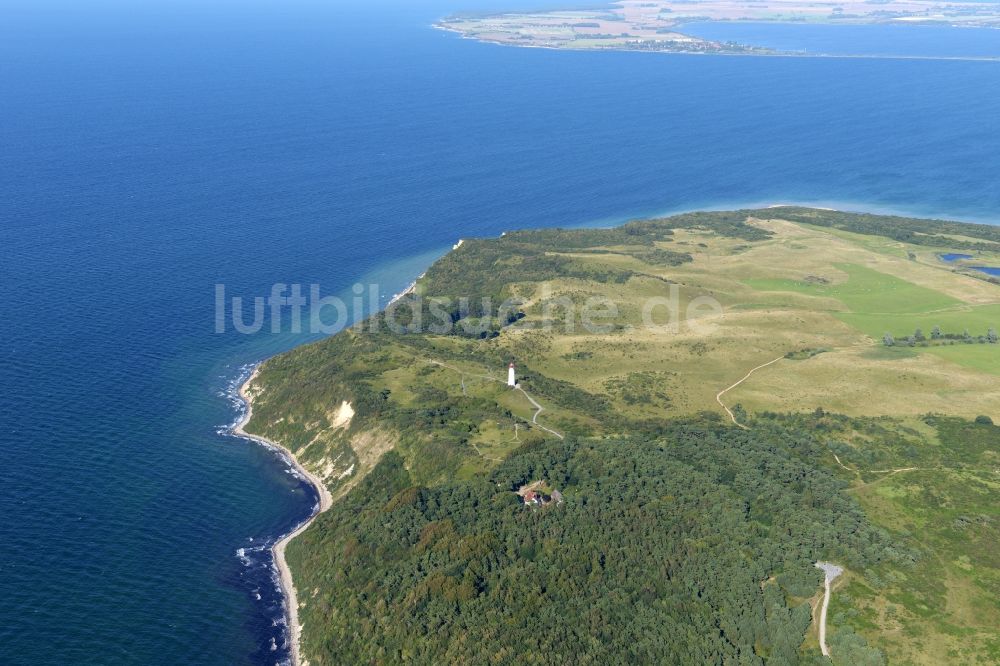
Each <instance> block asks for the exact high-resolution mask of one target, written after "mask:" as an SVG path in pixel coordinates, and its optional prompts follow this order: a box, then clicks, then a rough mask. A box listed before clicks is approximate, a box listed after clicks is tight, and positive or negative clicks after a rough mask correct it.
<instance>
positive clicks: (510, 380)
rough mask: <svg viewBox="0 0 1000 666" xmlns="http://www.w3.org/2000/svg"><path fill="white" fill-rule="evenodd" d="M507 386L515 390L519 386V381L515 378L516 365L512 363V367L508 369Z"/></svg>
mask: <svg viewBox="0 0 1000 666" xmlns="http://www.w3.org/2000/svg"><path fill="white" fill-rule="evenodd" d="M507 386H509V387H511V388H514V387H516V386H517V379H515V377H514V364H513V363H511V364H510V367H509V368H507Z"/></svg>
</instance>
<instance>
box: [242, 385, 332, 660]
mask: <svg viewBox="0 0 1000 666" xmlns="http://www.w3.org/2000/svg"><path fill="white" fill-rule="evenodd" d="M258 372H259V366H258V368H255V369H254V371H253V374H251V375H250V378H249V379H247V380H246V381H245V382H244V383H243V386H241V387H240V397H241V398H243V401H244V402H245V403H246V413H245V414H244V415H243V418H242V419H241V420H240V422H239V424H237V425H236V426H235V427H234V428H233V432H232V434H233V435H235V436H237V437H242V438H243V439H249V440H251V441H254V442H257V443H259V444H262V445H264V446H266V447H268V448H271V449H274V450H276V451H278V452H279V453H280V454H281V456H282V457H283V458H285V460H287V461H288V462H289V464H291V466H292V467H293V468H294V469H295V471H296V472H297V473H299V474H300V475H302V477H303V478H305V479H306V480H308V481H309V483H310V484H312V485H313V487H314V488H315V489H316V493H317V494H318V495H319V505H318V506H317V507H315V509H314V511H313V513H312V515H311V516H309V518H307V519H306V520H305V521H304V522H303V523H302V524H301V525H299V526H298V527H296V528H295V529H294V530H292V531H291V532H290V533H288V534H286V535H285V536H283V537H281V538H280V539H278V540H277V541H276V542H275V544H274V546H272V547H271V553H272V554H273V556H274V566H275V567H277V569H278V579H279V581H280V583H281V590H282V592H283V593H284V595H285V619H286V621H287V623H288V641H289V654H290V657H291V663H292V666H298V665H299V664H300V663H301V655H300V646H299V641H300V639H301V633H302V627H301V626H300V625H299V603H298V595H297V593H296V590H295V584H294V582H293V581H292V571H291V569H289V568H288V562H286V561H285V548H287V547H288V544H289V542H291V540H292V539H294V538H295V537H297V536H298V535H300V534H302V532H304V531H305V530H306V528H307V527H309V526H310V525H311V524H312V522H313V521H314V520H315V519H316V516H318V515H319V514H321V513H323V512H324V511H326V510H327V509H329V508H330V506H331V505H332V504H333V497H332V496H331V495H330V491H329V489H327V487H326V484H325V483H323V481H322V480H321V479H320V478H319V477H318V476H316V475H315V474H313V473H312V472H310V471H309V470H307V469H306V468H305V467H303V466H302V464H301V463H299V461H298V459H297V458H296V457H295V454H293V453H292V452H291V451H290V450H289V449H287V448H285V447H284V446H282V445H281V444H279V443H278V442H274V441H272V440H269V439H267V438H265V437H260V436H258V435H252V434H250V433H248V432H247V431H246V430H245V429H244V427H245V426H246V424H247V423H249V422H250V418H251V417H252V416H253V400H252V398H251V397H250V394H249V393H248V391H247V389H248V387H249V386H250V384H252V383H253V381H254V380H255V379H256V378H257V374H258Z"/></svg>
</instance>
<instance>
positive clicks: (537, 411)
mask: <svg viewBox="0 0 1000 666" xmlns="http://www.w3.org/2000/svg"><path fill="white" fill-rule="evenodd" d="M517 390H518V391H520V392H521V393H523V394H524V397H525V398H527V399H528V402H530V403H531V404H532V405H534V407H535V415H534V416H532V417H531V422H532V423H534V424H535V425H536V426H538V427H539V428H541V429H542V430H544V431H545V432H547V433H551V434H553V435H555V436H556V437H558V438H559V439H563V436H562V435H560V434H559V433H557V432H556V431H555V430H552V429H551V428H546V427H545V426H543V425H542V424H541V423H539V422H538V415H539V414H541V413H542V412H544V411H545V408H544V407H542V406H541V405H539V404H538V401H536V400H535V399H534V398H532V397H531V396H530V395H528V392H527V391H525V390H524V389H523V388H521V386H520V385H518V386H517Z"/></svg>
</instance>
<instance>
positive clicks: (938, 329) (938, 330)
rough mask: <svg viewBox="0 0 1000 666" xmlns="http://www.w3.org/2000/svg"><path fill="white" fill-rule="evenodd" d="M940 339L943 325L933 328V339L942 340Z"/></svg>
mask: <svg viewBox="0 0 1000 666" xmlns="http://www.w3.org/2000/svg"><path fill="white" fill-rule="evenodd" d="M940 339H941V327H940V326H935V327H934V328H932V329H931V340H940Z"/></svg>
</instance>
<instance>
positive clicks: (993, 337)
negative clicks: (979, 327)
mask: <svg viewBox="0 0 1000 666" xmlns="http://www.w3.org/2000/svg"><path fill="white" fill-rule="evenodd" d="M986 341H987V342H989V343H990V344H991V345H995V344H996V343H997V329H995V328H993V327H992V326H990V330H988V331H987V332H986Z"/></svg>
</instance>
